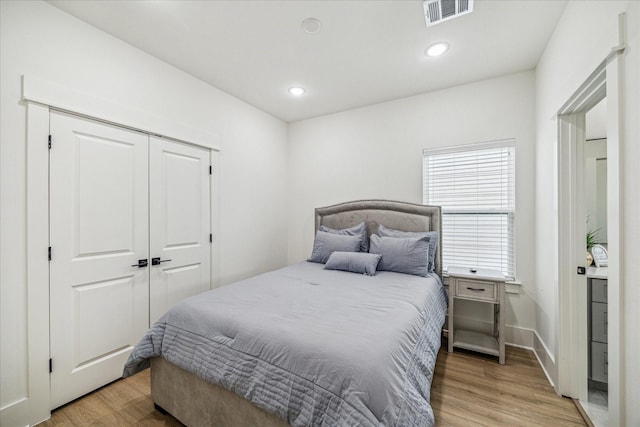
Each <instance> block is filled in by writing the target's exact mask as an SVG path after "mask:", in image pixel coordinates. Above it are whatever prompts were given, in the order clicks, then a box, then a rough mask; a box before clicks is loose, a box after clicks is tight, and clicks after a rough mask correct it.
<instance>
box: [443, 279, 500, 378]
mask: <svg viewBox="0 0 640 427" xmlns="http://www.w3.org/2000/svg"><path fill="white" fill-rule="evenodd" d="M474 271H475V272H472V271H471V270H470V269H469V268H461V267H449V269H448V273H449V338H448V341H449V352H450V353H451V352H452V351H453V347H459V348H465V349H467V350H473V351H478V352H482V353H487V354H492V355H494V356H498V361H499V362H500V364H501V365H504V282H505V281H506V280H507V279H506V278H505V277H504V275H503V274H502V273H500V272H499V271H496V270H484V269H478V270H474ZM456 299H466V300H469V301H477V302H483V303H486V304H493V307H494V311H493V314H494V315H493V334H492V335H490V334H482V333H478V332H473V331H467V330H464V329H456V328H455V325H454V321H453V316H454V301H455V300H456Z"/></svg>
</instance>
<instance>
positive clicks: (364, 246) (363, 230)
mask: <svg viewBox="0 0 640 427" xmlns="http://www.w3.org/2000/svg"><path fill="white" fill-rule="evenodd" d="M319 230H320V231H325V232H327V233H333V234H344V235H347V236H361V238H362V241H361V242H360V252H369V239H368V238H367V224H365V223H364V221H362V222H361V223H360V224H358V225H354V226H353V227H351V228H343V229H341V230H336V229H334V228H329V227H327V226H326V225H321V226H320V228H319Z"/></svg>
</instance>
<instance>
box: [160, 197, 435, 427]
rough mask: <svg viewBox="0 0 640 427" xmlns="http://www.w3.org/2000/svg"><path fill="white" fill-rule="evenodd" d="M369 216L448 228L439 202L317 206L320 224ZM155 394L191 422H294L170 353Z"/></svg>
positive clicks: (236, 426)
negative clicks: (184, 365)
mask: <svg viewBox="0 0 640 427" xmlns="http://www.w3.org/2000/svg"><path fill="white" fill-rule="evenodd" d="M362 221H365V223H366V225H367V231H368V234H372V233H376V232H377V231H378V226H379V225H380V224H383V225H384V226H385V227H388V228H393V229H396V230H402V231H438V232H440V231H441V230H442V215H441V210H440V207H439V206H425V205H417V204H413V203H404V202H394V201H390V200H358V201H354V202H346V203H340V204H337V205H333V206H327V207H323V208H317V209H316V210H315V229H316V230H317V229H318V228H319V227H320V226H321V225H325V226H327V227H331V228H338V229H340V228H348V227H352V226H354V225H357V224H359V223H361V222H362ZM435 269H436V273H437V274H438V275H439V276H440V277H442V233H440V239H438V250H437V252H436V262H435ZM151 398H152V399H153V402H154V405H155V407H156V409H158V410H159V411H161V412H163V413H170V414H171V415H173V416H174V417H175V418H177V419H178V420H180V421H181V422H182V423H184V424H186V425H188V426H190V427H197V426H220V427H222V426H225V427H256V426H260V427H290V426H289V424H287V423H286V422H285V421H284V420H282V419H280V418H278V417H276V416H275V415H273V414H271V413H269V412H267V411H265V410H264V409H262V408H259V407H257V406H255V405H254V404H253V403H251V402H249V401H248V400H246V399H244V398H242V397H240V396H239V395H237V394H235V393H233V392H231V391H228V390H226V389H225V388H222V387H220V386H218V385H215V384H212V383H209V382H206V381H205V380H203V379H201V378H200V377H198V376H196V375H195V374H193V373H191V372H188V371H185V370H184V369H182V368H179V367H177V366H176V365H174V364H172V363H170V362H167V361H166V360H165V359H163V358H160V357H156V358H153V359H151Z"/></svg>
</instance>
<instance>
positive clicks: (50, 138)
mask: <svg viewBox="0 0 640 427" xmlns="http://www.w3.org/2000/svg"><path fill="white" fill-rule="evenodd" d="M49 150H51V135H49Z"/></svg>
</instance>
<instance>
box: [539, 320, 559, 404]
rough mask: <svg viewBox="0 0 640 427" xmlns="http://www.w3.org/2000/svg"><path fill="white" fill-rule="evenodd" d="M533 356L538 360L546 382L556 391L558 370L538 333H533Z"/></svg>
mask: <svg viewBox="0 0 640 427" xmlns="http://www.w3.org/2000/svg"><path fill="white" fill-rule="evenodd" d="M533 339H534V341H533V354H535V355H536V358H537V359H538V363H539V364H540V367H542V371H543V372H544V374H545V375H546V377H547V380H548V381H549V383H550V384H551V386H552V387H553V388H554V389H555V390H556V392H557V389H556V379H557V377H558V368H557V366H556V361H555V358H554V357H553V355H552V354H551V352H550V351H549V349H548V348H547V346H546V345H545V344H544V341H542V339H541V338H540V335H538V332H536V331H533Z"/></svg>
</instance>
